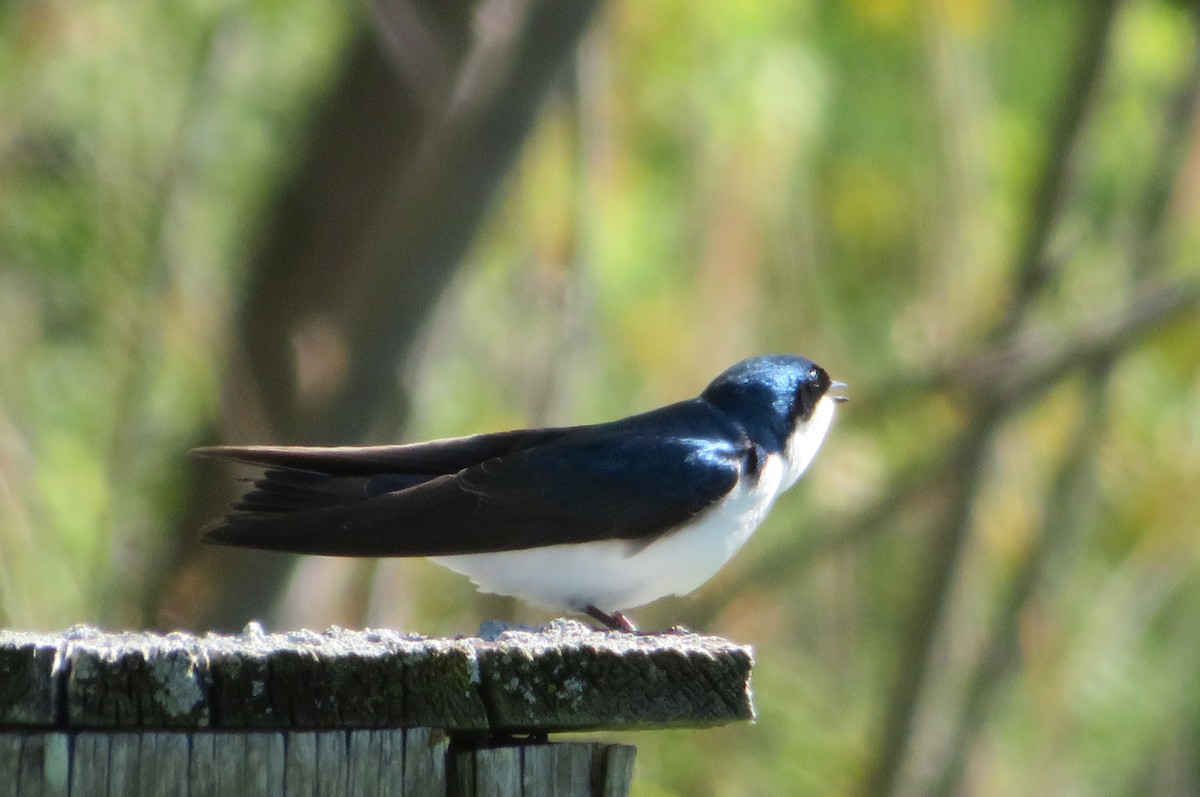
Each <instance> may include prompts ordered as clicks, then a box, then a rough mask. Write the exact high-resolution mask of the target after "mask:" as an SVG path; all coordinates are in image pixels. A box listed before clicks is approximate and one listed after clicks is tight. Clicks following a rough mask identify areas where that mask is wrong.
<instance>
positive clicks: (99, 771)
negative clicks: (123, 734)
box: [70, 733, 110, 797]
mask: <svg viewBox="0 0 1200 797" xmlns="http://www.w3.org/2000/svg"><path fill="white" fill-rule="evenodd" d="M109 739H110V737H109V735H108V734H107V733H79V734H76V735H75V738H74V740H72V744H71V790H70V791H71V797H107V795H108V747H109Z"/></svg>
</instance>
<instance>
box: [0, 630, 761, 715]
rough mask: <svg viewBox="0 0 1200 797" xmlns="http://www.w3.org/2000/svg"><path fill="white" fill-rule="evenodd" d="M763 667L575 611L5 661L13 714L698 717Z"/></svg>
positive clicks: (86, 648) (22, 651) (4, 708)
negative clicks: (617, 629) (497, 624)
mask: <svg viewBox="0 0 1200 797" xmlns="http://www.w3.org/2000/svg"><path fill="white" fill-rule="evenodd" d="M751 666H752V659H751V656H750V651H749V649H747V648H743V647H739V646H736V645H733V644H731V643H729V642H727V641H725V640H723V639H720V638H717V637H705V636H698V635H695V634H686V633H680V634H675V633H669V634H620V633H612V632H600V631H596V630H594V629H591V628H589V627H588V626H585V625H583V624H581V623H577V622H574V621H569V620H560V621H555V622H554V623H551V624H550V625H549V626H547V627H546V628H544V629H541V630H539V631H536V632H535V631H519V630H510V631H502V632H492V633H489V635H488V637H487V638H467V639H425V638H420V637H411V636H405V635H402V634H398V633H396V632H394V631H387V630H368V631H345V630H341V629H330V630H329V631H326V632H322V633H314V632H311V631H296V632H290V633H285V634H266V633H264V632H263V631H262V630H261V629H259V628H257V627H254V626H252V627H250V628H248V629H247V631H246V632H245V633H243V634H240V635H234V636H221V635H214V634H209V635H205V636H202V637H197V636H192V635H189V634H182V633H174V634H167V635H155V634H143V633H122V634H106V633H102V632H100V631H97V630H95V629H88V628H75V629H72V630H71V631H69V632H67V633H64V634H58V635H37V634H25V633H21V634H18V633H14V632H0V675H3V674H4V673H8V674H9V675H11V676H12V680H4V679H3V678H0V728H3V727H42V728H47V729H63V728H78V729H85V728H89V727H103V728H129V729H134V728H145V729H154V730H169V729H172V728H179V729H185V728H186V729H193V730H194V729H202V728H206V727H214V728H223V729H230V730H250V729H256V728H262V729H279V730H284V729H294V730H304V729H313V730H319V729H330V728H341V729H353V728H383V727H386V728H402V727H433V728H442V729H444V730H447V731H450V732H454V733H470V732H474V731H484V730H492V731H498V732H502V733H514V732H516V733H519V732H537V733H546V732H555V731H564V730H620V729H633V728H637V729H642V728H654V727H697V726H706V725H715V724H720V723H724V722H731V721H735V720H745V719H749V718H751V717H752V716H753V708H752V706H751V703H750V693H749V677H750V669H751ZM60 704H61V707H60Z"/></svg>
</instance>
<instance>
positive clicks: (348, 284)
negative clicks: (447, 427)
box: [151, 0, 599, 629]
mask: <svg viewBox="0 0 1200 797" xmlns="http://www.w3.org/2000/svg"><path fill="white" fill-rule="evenodd" d="M598 6H599V2H598V0H572V1H571V2H553V1H552V0H526V1H525V2H504V1H502V0H481V2H478V3H469V2H453V3H442V2H435V1H434V0H420V2H406V1H405V0H395V2H387V3H384V2H380V3H379V4H377V6H376V15H375V19H376V21H377V23H378V24H379V25H380V27H381V28H382V30H383V34H384V37H385V38H386V40H387V41H388V42H390V43H391V44H392V45H393V46H392V48H390V49H389V48H388V47H386V46H385V45H384V43H383V42H382V41H381V38H380V37H379V36H377V35H376V33H375V32H372V31H363V33H362V34H361V35H360V36H359V37H358V38H357V40H356V42H355V44H354V46H353V48H352V50H351V52H350V54H349V56H348V59H347V63H346V68H345V70H344V72H343V74H342V77H341V79H340V80H339V81H338V82H337V83H336V85H335V86H333V88H332V90H331V92H330V95H329V98H328V100H327V101H326V103H325V107H324V109H323V111H322V112H321V113H320V114H319V115H318V117H317V120H316V122H315V124H314V127H313V131H312V134H311V137H310V141H309V144H308V148H307V150H306V151H305V152H304V153H303V155H302V156H301V158H300V159H299V165H298V167H297V170H296V172H295V173H294V176H293V178H292V179H291V180H290V181H289V183H288V184H287V185H286V186H285V187H284V188H283V190H282V192H281V193H280V195H279V198H278V200H277V201H276V203H275V205H274V207H273V208H272V209H271V211H270V212H269V215H268V221H267V223H266V225H265V229H266V234H265V235H264V236H263V238H262V245H261V246H260V247H259V249H258V251H257V254H256V255H255V256H254V258H253V259H252V263H251V266H250V276H249V281H248V287H247V292H246V299H245V302H244V304H243V306H242V310H241V313H240V315H239V326H238V332H237V338H236V339H235V340H234V341H233V344H234V351H233V354H232V356H231V359H230V364H229V372H228V375H227V377H226V390H225V396H224V402H223V403H224V416H223V419H222V423H221V428H220V430H219V431H218V430H214V431H213V432H212V433H210V434H209V435H207V436H206V440H204V442H213V441H216V440H228V441H239V442H249V441H255V440H272V441H277V442H306V443H331V442H340V443H347V442H353V441H355V440H359V439H362V438H363V437H365V436H366V435H367V434H368V433H369V432H370V431H371V429H372V428H376V429H383V430H394V429H395V427H396V426H397V425H398V423H399V421H400V419H401V418H402V417H403V401H402V397H401V396H399V395H398V389H397V367H398V364H399V361H400V360H401V359H402V357H403V355H404V353H405V351H406V350H407V348H408V347H409V346H410V345H411V343H412V342H413V340H414V338H415V335H416V331H417V329H418V328H419V326H420V324H421V323H422V321H423V320H424V319H425V317H426V315H427V314H428V312H429V310H430V309H431V308H432V306H433V304H434V302H435V300H436V298H437V297H438V295H439V294H440V292H441V290H442V289H443V288H444V286H445V285H446V284H447V282H448V280H449V279H450V276H451V275H452V274H453V271H454V268H455V267H456V266H457V264H458V263H459V261H460V260H461V258H462V256H463V254H464V253H465V251H466V249H467V247H468V246H469V245H470V242H471V239H472V235H473V233H474V231H475V229H476V228H477V227H478V225H479V222H480V221H481V219H482V218H483V215H484V213H485V211H486V209H487V206H488V201H489V200H490V198H491V196H492V194H493V193H494V192H495V190H496V187H497V186H498V184H499V183H500V181H501V179H502V178H503V176H504V174H505V173H506V171H507V169H508V167H509V165H510V164H511V162H512V161H513V159H514V157H515V155H516V153H517V151H518V150H519V147H520V145H521V142H522V141H523V140H524V137H525V135H526V133H527V132H528V130H529V129H530V126H531V125H532V122H533V119H534V117H535V115H536V111H537V109H538V107H539V104H540V101H541V99H542V97H543V96H544V95H545V93H546V91H547V89H548V88H549V87H550V85H551V84H552V81H553V80H554V78H555V76H556V75H557V73H558V71H559V69H558V68H559V67H560V66H561V65H562V63H563V62H564V61H566V60H567V58H568V57H569V56H570V54H571V53H572V52H573V50H574V47H575V44H576V42H577V41H578V39H579V37H580V36H581V35H582V33H583V31H584V30H585V29H586V27H587V24H588V22H589V21H590V19H591V18H592V16H593V15H594V13H595V11H596V9H597V8H598ZM424 56H429V57H428V58H426V57H424ZM200 475H201V476H203V478H199V477H198V478H196V479H195V480H194V481H193V484H194V485H195V491H194V494H193V497H192V500H191V509H190V511H188V512H187V513H186V518H185V521H184V525H183V526H182V527H181V528H180V529H179V531H178V544H179V548H178V551H177V553H176V556H175V558H174V562H173V563H172V564H171V565H170V567H169V569H168V572H167V573H166V574H165V576H164V579H163V582H162V589H161V590H159V593H158V595H156V596H152V598H151V603H152V606H153V607H154V608H153V609H152V610H151V611H152V614H154V615H156V616H157V617H158V618H159V622H160V623H161V624H164V625H168V626H179V625H182V626H190V627H211V628H218V629H228V628H235V627H238V626H240V625H242V624H243V623H244V622H245V621H246V620H247V619H249V618H252V617H256V616H262V615H263V614H264V613H266V612H267V611H268V610H269V608H270V606H271V605H272V603H273V601H274V599H275V597H276V595H277V594H278V592H279V591H280V589H281V587H282V585H283V583H284V580H285V578H286V577H287V575H288V573H289V571H290V570H291V567H292V560H291V559H289V558H285V557H281V556H271V555H264V554H256V553H254V552H248V551H238V552H236V553H230V552H228V551H222V550H219V549H210V548H201V547H200V546H199V545H198V543H197V540H196V534H195V528H196V527H197V525H198V524H199V523H200V522H202V521H203V520H204V519H207V518H209V517H211V516H213V515H215V514H218V513H219V512H221V511H222V510H223V505H224V503H225V501H226V499H227V498H228V495H227V493H226V491H225V490H223V489H221V488H220V487H219V486H218V485H219V484H220V483H221V482H223V481H225V480H226V479H227V478H228V476H227V474H222V473H219V472H217V469H216V468H208V469H205V471H204V473H203V474H200Z"/></svg>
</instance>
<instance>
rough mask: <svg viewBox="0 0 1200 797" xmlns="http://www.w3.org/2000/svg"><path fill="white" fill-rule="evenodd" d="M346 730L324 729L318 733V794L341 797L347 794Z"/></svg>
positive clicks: (319, 795) (322, 796)
mask: <svg viewBox="0 0 1200 797" xmlns="http://www.w3.org/2000/svg"><path fill="white" fill-rule="evenodd" d="M347 744H348V742H347V738H346V732H345V731H328V732H325V731H322V732H320V733H318V734H317V772H316V776H317V777H316V783H317V795H318V797H341V795H344V794H346V781H347V772H346V750H347Z"/></svg>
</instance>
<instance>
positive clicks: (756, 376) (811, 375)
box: [700, 354, 845, 452]
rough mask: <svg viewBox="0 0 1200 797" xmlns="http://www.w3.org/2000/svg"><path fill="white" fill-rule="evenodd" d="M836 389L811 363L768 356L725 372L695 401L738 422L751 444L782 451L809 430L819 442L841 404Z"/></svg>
mask: <svg viewBox="0 0 1200 797" xmlns="http://www.w3.org/2000/svg"><path fill="white" fill-rule="evenodd" d="M842 387H845V385H844V384H842V383H841V382H834V381H832V380H831V379H830V378H829V374H828V373H826V372H825V369H824V368H822V367H821V366H819V365H817V364H816V363H814V362H813V361H812V360H809V359H807V358H805V357H798V356H794V355H789V354H772V355H766V356H763V357H751V358H750V359H748V360H742V361H741V362H739V363H737V364H736V365H734V366H732V367H730V368H728V369H727V370H726V371H725V372H724V373H722V374H721V375H720V376H718V377H717V378H716V379H714V380H713V381H712V383H710V384H709V386H708V387H707V388H705V389H704V392H703V393H701V394H700V397H701V398H702V399H704V400H705V401H707V402H708V403H709V404H711V405H713V406H714V407H716V408H717V409H720V410H722V411H723V412H725V413H726V414H728V415H729V416H730V417H731V418H733V419H735V420H736V421H738V422H739V423H741V424H742V425H743V426H744V427H745V429H746V431H747V434H748V435H749V436H750V438H751V439H752V440H754V442H756V443H758V444H759V445H763V446H765V447H766V448H767V449H768V450H771V451H780V452H784V451H788V450H789V449H790V448H791V447H792V446H793V445H794V444H795V443H796V441H797V439H798V438H802V437H805V436H809V433H810V432H811V433H812V435H813V436H815V437H816V438H817V439H816V442H817V444H819V443H820V439H821V438H823V437H824V436H825V432H826V431H827V430H828V428H829V423H830V421H831V420H832V418H833V408H834V404H836V403H837V402H839V401H845V398H844V397H843V396H837V395H832V394H831V393H830V391H831V389H835V388H842ZM814 451H815V448H814Z"/></svg>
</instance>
